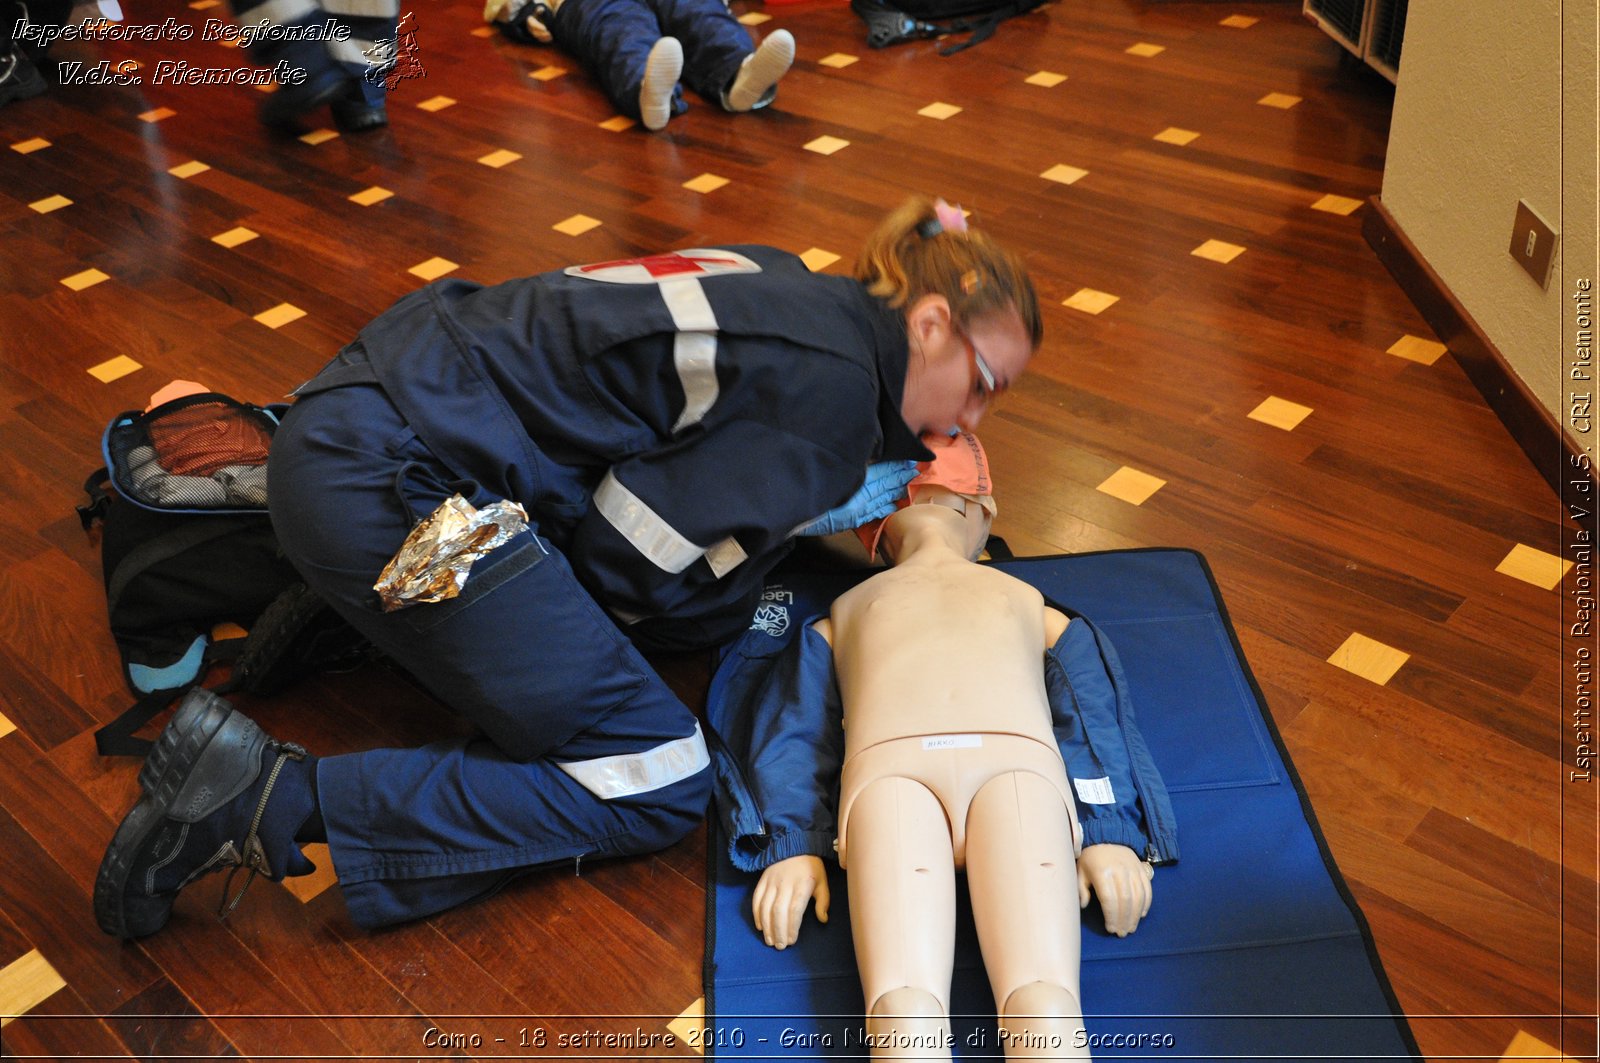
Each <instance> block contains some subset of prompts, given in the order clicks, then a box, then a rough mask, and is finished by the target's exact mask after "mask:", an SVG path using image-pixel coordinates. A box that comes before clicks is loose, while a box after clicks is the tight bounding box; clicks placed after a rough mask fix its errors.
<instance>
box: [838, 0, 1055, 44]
mask: <svg viewBox="0 0 1600 1063" xmlns="http://www.w3.org/2000/svg"><path fill="white" fill-rule="evenodd" d="M1048 2H1049V0H893V2H892V3H891V2H890V0H850V10H852V11H854V12H855V13H856V14H857V15H859V16H861V19H862V20H863V21H864V22H866V24H867V44H868V45H870V46H871V47H873V48H887V47H889V45H891V44H904V43H905V42H906V41H916V40H923V39H925V38H928V37H947V36H951V35H954V34H958V33H969V34H971V35H970V36H969V37H968V38H967V39H966V40H964V41H960V42H958V43H955V44H947V45H945V46H944V47H942V48H940V49H939V54H940V55H954V54H955V53H956V52H960V51H965V50H966V49H968V48H971V47H972V46H973V45H975V44H982V43H983V42H984V41H986V40H988V39H989V38H990V37H992V36H993V35H994V30H995V27H996V26H998V25H999V24H1000V23H1002V22H1004V21H1005V20H1006V19H1008V18H1012V17H1014V16H1016V15H1023V14H1027V13H1028V12H1029V11H1032V10H1033V9H1035V8H1037V7H1043V6H1044V5H1045V4H1046V3H1048Z"/></svg>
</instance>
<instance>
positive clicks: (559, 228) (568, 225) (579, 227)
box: [550, 214, 600, 236]
mask: <svg viewBox="0 0 1600 1063" xmlns="http://www.w3.org/2000/svg"><path fill="white" fill-rule="evenodd" d="M599 227H600V219H599V218H591V217H589V216H588V215H587V214H574V215H573V216H572V217H570V218H567V219H566V220H564V221H558V222H556V223H555V224H554V225H552V226H550V228H552V229H554V230H555V231H556V232H558V233H564V234H565V235H567V236H582V235H583V234H584V233H586V232H588V231H589V230H590V229H598V228H599Z"/></svg>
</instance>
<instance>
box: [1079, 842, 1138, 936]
mask: <svg viewBox="0 0 1600 1063" xmlns="http://www.w3.org/2000/svg"><path fill="white" fill-rule="evenodd" d="M1155 873H1156V869H1155V868H1153V867H1151V866H1150V865H1149V864H1147V863H1145V862H1144V861H1143V860H1141V859H1139V854H1138V853H1136V852H1134V851H1133V850H1132V849H1130V848H1128V847H1127V846H1126V845H1111V844H1101V845H1086V846H1084V849H1083V853H1082V854H1081V855H1080V856H1079V857H1078V907H1079V908H1087V907H1089V894H1090V892H1091V891H1092V892H1093V893H1094V895H1095V896H1096V897H1099V898H1100V911H1101V913H1102V914H1103V915H1104V916H1105V920H1106V929H1107V930H1108V931H1110V932H1111V933H1113V934H1115V935H1117V937H1119V938H1121V937H1127V936H1128V935H1129V934H1131V933H1133V932H1134V931H1135V930H1137V929H1139V920H1141V919H1143V918H1144V917H1145V916H1146V915H1149V914H1150V900H1151V896H1152V891H1151V888H1150V880H1151V879H1152V878H1154V877H1155Z"/></svg>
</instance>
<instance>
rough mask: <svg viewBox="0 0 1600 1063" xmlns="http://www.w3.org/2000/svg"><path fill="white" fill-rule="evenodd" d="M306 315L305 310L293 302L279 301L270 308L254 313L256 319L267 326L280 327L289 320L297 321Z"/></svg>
mask: <svg viewBox="0 0 1600 1063" xmlns="http://www.w3.org/2000/svg"><path fill="white" fill-rule="evenodd" d="M305 316H306V312H305V311H304V310H302V309H300V308H299V307H298V306H295V305H294V304H293V303H279V304H278V305H277V306H275V307H273V308H272V309H271V310H263V311H261V313H259V314H257V315H256V320H257V321H259V322H261V323H262V324H263V325H265V326H267V328H282V327H283V326H285V325H287V324H288V323H289V322H291V321H299V320H300V319H301V318H303V317H305Z"/></svg>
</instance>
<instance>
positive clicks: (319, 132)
mask: <svg viewBox="0 0 1600 1063" xmlns="http://www.w3.org/2000/svg"><path fill="white" fill-rule="evenodd" d="M338 138H339V133H338V131H337V130H333V129H313V130H312V131H311V132H309V133H307V134H306V135H305V136H303V137H301V138H300V143H302V144H310V145H311V146H312V147H313V148H314V147H316V146H317V145H318V144H326V143H327V142H328V141H330V140H337V139H338Z"/></svg>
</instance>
